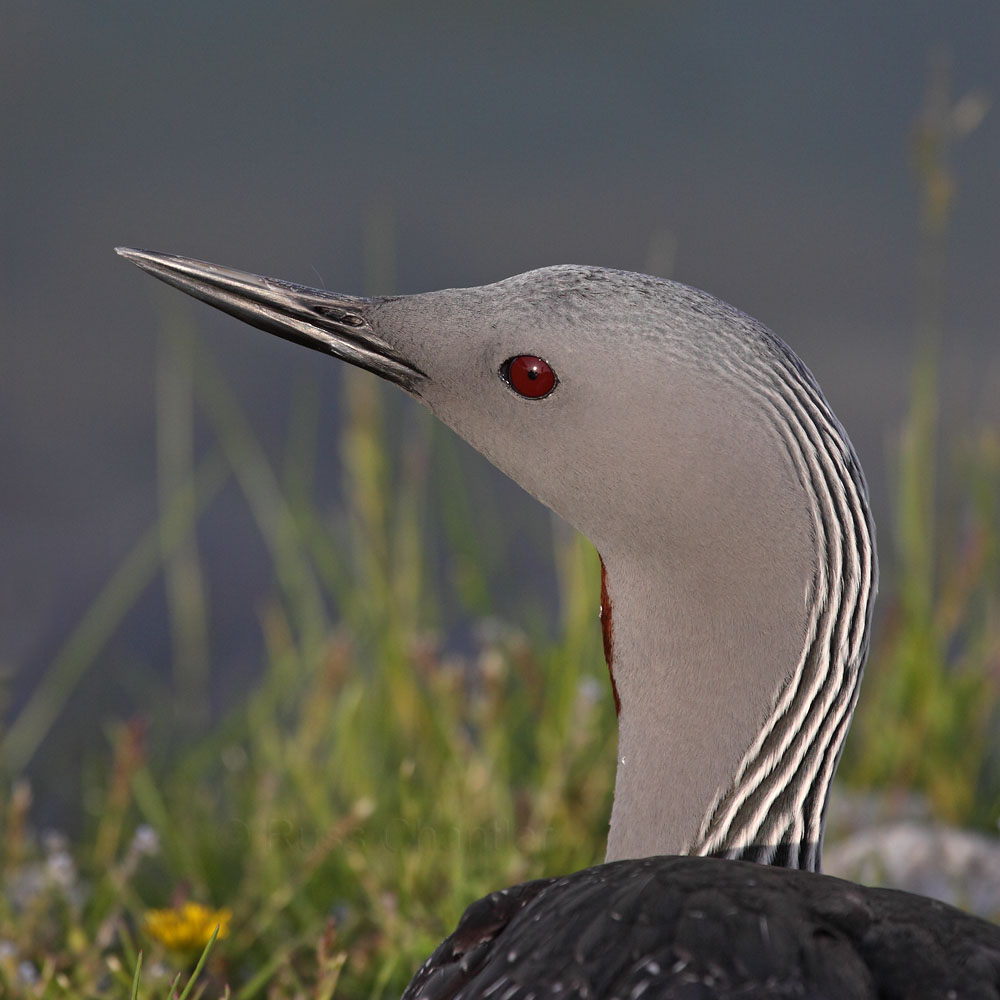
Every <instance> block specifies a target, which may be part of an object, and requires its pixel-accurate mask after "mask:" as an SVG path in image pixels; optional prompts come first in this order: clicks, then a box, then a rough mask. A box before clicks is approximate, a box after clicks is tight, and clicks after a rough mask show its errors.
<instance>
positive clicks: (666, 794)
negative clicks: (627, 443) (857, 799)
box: [603, 339, 877, 871]
mask: <svg viewBox="0 0 1000 1000" xmlns="http://www.w3.org/2000/svg"><path fill="white" fill-rule="evenodd" d="M766 346H767V347H768V348H769V349H770V351H772V352H773V354H772V356H770V357H761V358H760V359H759V369H756V368H755V364H754V361H755V356H754V355H752V354H751V355H750V356H749V358H748V359H741V364H740V365H739V366H738V367H736V368H734V369H733V371H732V373H731V376H732V377H731V381H732V384H733V386H734V387H735V389H736V396H737V397H738V398H742V399H743V400H752V401H753V403H752V404H751V405H744V406H743V407H742V409H741V410H740V411H739V416H740V419H739V420H735V419H733V416H734V411H733V409H732V408H727V406H726V404H725V401H724V399H723V400H721V401H720V406H719V408H718V413H719V415H720V416H719V421H720V425H719V426H713V425H712V420H711V418H709V419H708V420H707V422H706V426H705V428H704V433H703V434H702V435H701V439H700V444H701V446H702V447H703V449H704V450H705V451H706V452H707V453H708V454H709V456H710V457H712V455H713V452H714V458H715V462H714V464H712V463H710V466H709V467H710V468H712V469H713V470H714V474H711V475H707V476H706V474H705V473H704V471H703V469H704V467H703V469H702V470H701V471H699V473H698V480H697V482H695V483H694V484H693V485H692V486H691V493H690V495H688V496H684V495H682V496H680V498H679V499H676V500H675V497H673V496H667V497H665V502H664V506H665V510H667V511H668V512H669V509H670V503H671V501H672V500H675V502H678V503H682V504H683V511H684V515H683V517H684V524H685V534H684V535H683V536H681V537H672V536H671V535H670V531H669V523H668V525H667V528H666V530H665V533H664V538H663V540H662V541H661V543H660V546H661V547H660V548H659V549H658V550H657V551H655V552H653V553H652V554H651V556H650V558H649V560H648V561H647V562H645V563H644V562H643V561H642V560H641V559H638V560H637V558H636V553H634V552H632V553H629V554H628V560H627V563H626V560H621V563H622V565H621V566H620V565H619V563H618V562H617V561H616V559H615V554H614V553H613V552H608V551H605V552H603V556H604V561H605V566H606V580H605V589H606V600H605V603H606V604H607V605H609V607H608V609H607V612H608V613H607V614H606V621H605V626H606V628H605V632H606V640H607V639H609V638H610V642H606V646H608V647H609V649H610V652H611V656H612V677H613V681H614V684H615V690H616V696H617V698H618V699H620V702H621V708H620V715H619V727H620V734H619V735H620V746H619V760H618V776H617V784H616V792H615V806H614V811H613V814H612V821H611V830H610V834H609V839H608V860H616V859H618V858H625V857H643V856H649V855H653V854H696V855H710V856H716V857H725V858H734V859H742V860H749V861H757V862H761V863H766V864H771V865H779V866H783V867H789V868H803V869H807V870H814V871H817V870H819V868H820V860H821V850H822V840H823V828H824V820H825V813H826V806H827V799H828V796H829V791H830V786H831V783H832V780H833V775H834V771H835V769H836V766H837V762H838V760H839V758H840V753H841V750H842V748H843V743H844V738H845V736H846V734H847V730H848V727H849V725H850V721H851V716H852V714H853V711H854V706H855V703H856V700H857V696H858V691H859V684H860V679H861V673H862V668H863V664H864V659H865V656H866V654H867V647H868V632H869V625H870V619H871V607H872V603H873V599H874V594H875V589H876V582H877V564H876V558H875V547H874V529H873V526H872V521H871V517H870V514H869V509H868V501H867V489H866V486H865V482H864V478H863V476H862V473H861V469H860V465H859V464H858V461H857V458H856V456H855V454H854V451H853V449H852V447H851V444H850V442H849V441H848V439H847V437H846V435H845V434H844V431H843V429H842V428H841V427H840V425H839V423H838V422H837V421H836V418H835V417H834V416H833V414H832V412H831V410H830V408H829V406H828V404H827V403H826V401H825V399H824V398H823V397H822V395H821V393H820V391H819V389H818V388H817V387H816V384H815V382H814V380H813V379H812V377H811V376H810V375H809V373H808V371H807V370H805V369H804V367H803V366H802V365H801V363H800V362H798V360H797V359H796V358H794V357H793V356H792V355H791V354H790V353H789V352H787V349H785V348H784V345H783V344H781V343H780V341H777V340H776V339H775V341H774V342H773V343H767V345H766ZM776 360H777V362H778V363H777V364H776V363H775V361H776ZM719 394H720V397H724V395H725V393H724V389H723V390H720V391H719ZM675 488H676V487H675ZM682 493H683V490H682ZM748 507H749V508H750V509H752V511H753V514H752V516H751V517H747V516H746V510H747V509H748ZM701 511H704V512H705V513H704V514H703V515H700V512H701ZM667 517H668V518H669V513H668V514H667ZM720 525H724V526H725V530H726V532H727V534H726V540H725V543H724V544H721V545H720V543H719V537H718V533H719V530H720ZM643 565H649V566H650V570H649V573H648V575H645V574H643V572H642V571H641V570H640V572H638V573H637V572H636V566H640V567H642V566H643ZM612 607H613V612H612V610H611V608H612ZM650 623H657V626H656V628H655V629H651V628H650Z"/></svg>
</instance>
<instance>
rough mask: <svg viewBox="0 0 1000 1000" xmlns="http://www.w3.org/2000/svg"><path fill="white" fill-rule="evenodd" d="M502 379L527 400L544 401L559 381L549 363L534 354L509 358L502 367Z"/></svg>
mask: <svg viewBox="0 0 1000 1000" xmlns="http://www.w3.org/2000/svg"><path fill="white" fill-rule="evenodd" d="M500 377H501V378H502V379H503V380H504V381H505V382H506V383H507V384H508V385H509V386H510V387H511V389H513V390H514V392H516V393H517V394H518V395H519V396H524V398H525V399H542V398H543V397H545V396H547V395H548V394H549V393H550V392H552V390H553V389H555V387H556V385H557V384H558V381H559V380H558V379H557V378H556V373H555V372H554V371H553V370H552V367H551V366H550V365H549V363H548V362H547V361H546V360H545V359H544V358H539V357H535V356H534V355H533V354H518V355H517V356H516V357H513V358H508V359H507V360H506V361H505V362H504V363H503V364H502V365H501V366H500Z"/></svg>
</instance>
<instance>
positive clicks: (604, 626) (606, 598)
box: [601, 559, 622, 715]
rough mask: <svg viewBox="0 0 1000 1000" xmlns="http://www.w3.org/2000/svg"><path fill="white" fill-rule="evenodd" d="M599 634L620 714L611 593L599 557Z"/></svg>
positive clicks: (617, 711)
mask: <svg viewBox="0 0 1000 1000" xmlns="http://www.w3.org/2000/svg"><path fill="white" fill-rule="evenodd" d="M601 635H602V636H603V637H604V661H605V662H606V663H607V665H608V676H609V677H610V678H611V691H612V693H613V694H614V696H615V715H621V714H622V702H621V698H619V697H618V685H617V684H615V668H614V659H615V652H614V646H615V626H614V622H613V621H612V617H611V595H610V594H609V593H608V571H607V569H606V568H605V566H604V560H603V559H601Z"/></svg>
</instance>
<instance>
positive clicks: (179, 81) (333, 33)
mask: <svg viewBox="0 0 1000 1000" xmlns="http://www.w3.org/2000/svg"><path fill="white" fill-rule="evenodd" d="M933 51H938V52H950V59H951V86H952V100H954V101H957V100H958V99H959V98H961V97H962V95H964V94H966V93H967V92H969V91H970V90H982V91H985V92H986V93H988V94H992V95H993V96H994V97H995V96H998V95H1000V4H998V3H996V2H995V0H982V2H963V0H959V2H954V0H952V2H944V0H942V2H912V0H884V2H882V3H878V4H873V3H870V2H869V0H845V2H840V3H836V4H815V3H797V2H791V0H788V2H775V3H757V4H748V3H742V2H737V0H724V2H719V3H697V2H661V3H652V2H640V0H634V2H621V3H597V2H577V3H553V2H548V0H534V2H530V3H529V2H514V3H492V4H476V3H468V2H462V3H458V2H445V3H431V4H411V3H403V2H389V0H369V2H337V3H312V4H309V3H295V2H292V3H284V4H280V5H279V4H272V3H260V2H250V0H240V2H238V3H237V2H235V0H233V2H210V3H205V2H198V3H193V2H175V3H170V4H162V3H158V4H152V3H135V2H128V3H125V2H108V3H103V4H71V3H50V4H44V5H42V4H19V3H10V2H8V3H5V4H3V5H2V6H0V126H2V131H0V134H2V136H3V143H2V152H0V181H2V183H0V305H2V323H3V364H2V367H0V373H2V374H0V384H2V391H0V427H2V432H0V463H2V469H3V473H2V478H0V553H2V556H0V668H2V670H3V671H4V673H5V675H6V676H7V678H8V682H9V683H8V685H7V686H8V688H9V699H10V701H11V705H12V706H16V705H17V704H19V703H23V700H24V699H25V698H26V697H27V696H28V695H29V693H30V691H31V690H32V688H33V686H34V684H35V683H36V681H37V679H38V677H39V676H41V674H42V673H43V672H44V671H45V669H46V667H47V665H48V663H49V662H50V660H51V657H52V655H53V653H54V651H55V650H56V649H57V648H58V647H59V645H60V643H61V642H62V641H63V640H64V639H65V637H66V635H67V633H68V631H69V629H70V628H71V627H72V625H73V624H74V623H75V622H76V621H77V620H78V618H79V616H80V615H81V614H82V613H83V612H84V610H85V609H86V608H87V607H88V606H89V605H90V603H91V601H92V600H93V598H94V595H95V594H96V593H97V591H98V590H99V588H100V587H101V585H102V584H103V583H104V581H105V580H106V579H107V578H108V576H109V575H110V573H111V572H112V571H113V569H114V568H115V567H116V566H117V565H118V563H119V562H120V560H121V559H122V557H123V556H124V555H125V553H126V552H127V551H128V550H129V548H130V547H131V546H132V545H133V544H134V542H135V541H136V539H137V538H138V537H139V536H140V534H141V533H142V532H143V531H144V530H146V529H147V528H148V527H149V526H150V525H152V524H153V523H154V522H155V519H156V516H157V504H156V489H155V467H156V454H155V441H156V437H155V427H154V364H155V355H156V342H157V330H158V328H159V326H160V324H161V322H162V318H163V309H164V302H165V299H164V297H163V294H162V292H161V289H159V288H158V287H155V283H154V282H153V281H152V279H150V278H148V277H145V276H143V275H142V274H140V273H139V272H138V271H137V270H136V269H135V268H134V267H131V266H130V265H128V264H127V263H125V262H124V261H122V260H119V259H118V258H117V257H115V256H114V254H113V253H112V247H114V246H115V245H119V244H125V245H131V246H137V247H145V248H150V249H157V250H163V251H167V252H175V253H181V254H186V255H190V256H195V257H200V258H204V259H208V260H213V261H216V262H218V263H222V264H226V265H230V266H234V267H239V268H243V269H246V270H251V271H256V272H259V273H265V274H272V275H275V276H280V277H285V278H289V279H292V280H297V281H300V282H303V283H305V284H314V285H320V286H323V287H327V288H331V289H336V290H342V291H361V290H365V289H364V284H365V281H366V267H365V259H364V258H365V251H364V246H365V232H366V230H370V229H371V228H372V225H373V223H372V220H373V219H375V220H381V222H380V223H379V225H380V226H381V231H383V232H385V231H387V227H390V228H391V231H392V242H393V244H394V248H395V250H394V252H395V261H396V264H395V277H394V279H391V281H392V283H393V284H394V285H395V287H394V288H385V287H381V288H379V287H376V288H369V289H367V290H369V291H372V292H388V291H401V292H410V291H420V290H426V289H431V288H437V287H445V286H456V285H468V284H480V283H484V282H489V281H492V280H496V279H499V278H502V277H505V276H507V275H510V274H514V273H517V272H520V271H524V270H527V269H529V268H533V267H537V266H541V265H545V264H552V263H562V262H574V263H588V264H601V265H608V266H614V267H620V268H626V269H633V270H647V269H651V270H658V271H660V272H662V273H668V272H669V273H670V275H671V276H672V277H675V278H677V279H679V280H681V281H684V282H687V283H689V284H693V285H697V286H700V287H702V288H705V289H707V290H708V291H710V292H712V293H714V294H716V295H718V296H719V297H721V298H724V299H726V300H728V301H730V302H732V303H734V304H735V305H737V306H739V307H740V308H742V309H743V310H745V311H747V312H749V313H751V314H752V315H754V316H756V317H757V318H759V319H761V320H762V321H764V322H765V323H767V324H768V325H769V326H771V327H772V328H773V329H774V330H775V331H776V332H778V333H779V334H780V335H781V336H782V337H783V338H784V339H785V340H787V341H788V342H789V343H790V344H791V345H792V346H793V347H794V348H795V349H796V350H797V351H798V352H799V353H800V354H801V356H802V357H803V358H804V359H805V360H806V362H807V364H809V365H810V367H811V368H812V369H813V371H814V372H815V374H816V375H817V377H818V378H819V380H820V382H821V384H822V385H823V386H824V388H825V390H826V392H827V395H828V396H829V397H830V399H831V401H832V403H833V405H834V407H835V408H836V410H837V412H838V413H839V415H840V416H841V418H842V420H843V421H844V423H845V424H846V426H847V427H848V429H849V431H850V433H851V435H852V437H853V438H854V441H855V443H856V445H857V446H858V448H859V451H860V453H861V456H862V460H863V462H864V464H865V467H866V470H867V472H868V476H869V480H870V482H871V484H872V488H873V493H874V499H875V504H876V514H877V517H878V520H879V524H880V526H881V527H882V535H881V541H882V549H883V556H884V559H885V562H886V568H887V570H889V571H890V572H891V562H890V560H889V558H888V556H889V548H890V546H889V541H890V539H889V531H888V521H889V517H888V510H887V503H888V499H887V497H888V494H887V479H886V476H887V473H886V468H887V464H886V458H887V453H891V441H892V435H893V433H894V431H895V430H896V429H897V428H898V425H899V421H900V417H901V414H902V413H903V411H904V408H905V403H906V398H907V388H908V377H909V372H910V364H911V360H912V357H913V353H914V330H915V327H916V312H917V302H918V294H917V286H918V281H917V248H918V210H917V205H918V197H917V186H916V182H915V178H914V174H913V170H912V166H911V163H910V160H909V148H910V136H911V133H912V128H913V125H914V121H915V119H916V116H917V114H918V111H919V109H920V107H921V105H922V103H923V101H924V92H925V89H926V84H927V66H928V58H929V55H930V53H931V52H933ZM953 167H954V173H955V176H956V178H957V182H958V189H957V200H956V202H955V205H954V210H953V214H952V218H951V225H950V230H949V235H948V240H947V252H948V257H947V286H946V299H945V307H944V319H945V323H944V334H945V335H944V340H943V344H942V349H943V366H942V375H941V377H942V385H943V392H944V397H943V404H942V410H943V415H944V418H945V420H946V422H947V423H948V425H949V426H953V427H962V426H964V425H965V424H967V423H968V422H970V421H974V420H983V419H991V418H1000V413H998V409H1000V407H998V403H997V400H998V398H1000V391H998V385H1000V375H998V372H1000V369H998V365H1000V346H998V336H997V334H998V329H997V314H998V305H1000V291H998V290H1000V239H998V235H1000V195H998V190H1000V114H998V113H997V110H996V109H994V110H993V112H992V113H991V114H988V115H987V117H986V118H985V120H984V121H983V123H982V124H981V126H980V127H979V128H978V129H977V130H976V131H975V132H974V133H972V134H971V135H970V136H969V137H968V138H967V139H965V140H963V141H961V142H958V143H957V144H956V145H955V148H954V162H953ZM384 280H385V281H387V282H388V281H389V280H390V279H388V278H385V279H384ZM175 298H177V299H179V298H180V296H179V295H175ZM176 305H177V308H178V309H184V310H187V312H186V313H185V315H189V316H190V317H191V318H192V319H193V320H194V321H195V322H196V324H197V325H198V327H199V329H200V330H201V331H202V333H203V334H204V339H205V340H206V342H207V343H208V345H209V346H210V348H211V349H212V351H213V353H214V355H215V357H216V358H217V359H218V360H219V361H220V364H221V366H222V367H223V368H224V371H225V373H226V375H227V377H228V379H229V380H230V381H231V383H232V384H233V386H234V387H235V388H236V390H237V392H238V394H239V396H240V398H241V400H242V401H243V403H244V405H246V406H247V407H248V409H249V410H250V412H251V416H252V418H253V422H254V427H255V429H256V431H257V432H258V433H259V434H260V436H261V438H262V439H263V441H264V443H265V445H266V446H267V447H268V448H269V449H270V450H271V451H272V453H273V454H274V455H275V456H277V455H280V451H281V442H282V440H283V437H284V433H285V425H286V421H287V413H288V399H289V396H290V394H291V392H292V389H293V387H294V386H296V385H298V384H300V383H302V382H303V381H305V380H309V379H315V380H317V381H318V382H319V385H320V387H321V392H322V395H323V400H324V403H323V418H322V419H323V421H324V423H323V436H324V437H325V438H328V439H329V440H330V441H331V442H333V443H335V442H336V420H337V414H338V405H339V404H338V400H337V393H338V387H339V385H340V379H341V372H340V371H339V370H338V366H337V365H336V364H333V363H330V364H328V365H326V366H325V367H324V366H323V360H322V358H320V357H319V356H318V355H316V354H312V353H310V352H306V351H302V350H301V349H299V348H295V347H293V346H292V345H289V344H287V343H284V342H281V341H278V340H276V339H273V338H269V337H267V336H266V335H264V334H261V333H258V332H256V331H250V330H248V329H246V328H244V327H242V326H240V325H239V324H237V323H236V322H235V321H233V320H230V319H228V318H227V317H223V316H221V315H220V314H216V313H214V312H213V311H210V310H209V309H207V308H203V307H200V306H199V305H197V304H195V303H191V304H190V305H188V304H187V303H183V304H182V303H180V302H178V303H176ZM318 367H321V368H323V370H322V371H321V372H320V371H318ZM406 405H409V404H406ZM402 412H403V414H404V418H405V415H406V413H407V411H406V409H405V407H404V408H403V410H402ZM946 440H947V439H946ZM332 447H333V444H331V448H332ZM331 464H333V463H332V462H331ZM469 469H470V473H469V474H470V475H474V476H491V475H493V476H495V478H496V482H495V483H489V488H490V489H493V490H496V491H497V492H498V493H499V494H501V495H502V496H503V497H504V504H505V506H507V507H508V508H509V509H510V511H511V515H510V516H511V523H512V524H525V523H527V524H534V525H536V526H541V527H539V528H537V537H539V538H544V533H545V531H546V530H547V522H546V518H547V515H546V514H545V512H543V511H542V510H541V508H538V507H537V506H536V505H535V504H534V503H533V502H532V501H530V500H529V499H528V498H526V497H524V496H523V494H520V493H519V492H518V491H516V490H513V489H512V488H510V487H508V486H506V485H504V484H503V483H502V482H501V481H500V477H499V475H498V474H495V473H493V472H492V471H491V470H488V468H487V467H486V466H485V463H481V462H480V463H476V462H470V464H469ZM332 489H333V486H332V485H331V484H330V483H329V482H328V481H325V480H321V482H320V491H321V495H320V497H319V502H320V503H321V505H323V504H327V503H332V500H330V499H328V498H326V497H325V496H324V495H323V491H324V490H332ZM201 541H202V544H203V545H204V548H205V555H206V558H207V560H208V578H209V582H210V600H211V605H212V624H213V633H212V643H213V658H214V660H215V662H216V667H217V669H218V670H219V671H220V672H221V673H222V674H224V675H227V676H229V677H231V678H232V677H235V678H236V680H235V681H234V682H232V683H230V685H229V687H230V688H232V687H234V686H238V684H239V678H240V676H241V673H240V672H241V671H243V672H246V671H249V670H252V667H253V664H254V662H255V659H256V657H257V653H256V651H257V648H258V645H259V624H258V618H257V615H258V613H259V610H260V607H261V604H262V602H263V601H264V600H265V599H266V596H267V594H268V592H269V589H270V586H271V571H270V567H269V560H268V558H267V554H266V552H265V551H264V548H263V546H262V545H261V544H260V542H259V539H258V537H257V535H256V533H255V530H254V527H253V524H252V520H251V518H250V516H249V515H248V514H247V513H246V510H245V506H244V505H243V504H242V502H241V500H240V498H239V496H238V495H237V494H236V491H235V490H234V489H232V488H230V489H228V490H227V491H226V492H225V493H224V494H223V495H222V497H221V498H220V499H219V500H218V501H217V502H216V504H215V505H214V506H213V509H212V511H211V512H210V513H209V515H208V517H207V518H206V520H205V522H204V526H203V530H202V539H201ZM516 548H517V547H516V545H513V544H512V545H511V550H512V552H515V553H516ZM497 572H499V573H500V574H506V578H505V579H503V580H501V581H500V585H501V589H503V588H506V589H508V590H516V589H518V588H529V589H531V588H541V589H542V590H544V588H545V587H546V585H547V582H546V580H545V578H544V577H542V578H541V579H540V580H535V579H532V580H531V581H528V582H525V581H523V580H522V579H520V578H519V573H521V572H523V567H522V563H521V562H519V560H518V559H517V558H514V557H513V556H512V558H511V560H510V564H509V566H504V565H501V566H500V567H499V569H498V570H497ZM539 597H540V599H541V600H543V601H544V600H545V599H546V598H545V595H544V594H543V593H542V594H540V595H539ZM169 656H170V650H169V635H168V628H167V619H166V612H165V610H164V602H163V598H162V593H161V592H159V591H158V590H157V588H156V587H155V586H154V587H153V588H152V589H151V591H150V593H149V594H147V596H146V597H145V598H144V600H143V601H142V602H140V604H139V605H138V606H137V608H136V610H135V611H134V612H133V614H132V615H131V616H130V618H129V621H128V622H127V623H126V627H125V628H124V629H123V630H122V631H121V632H120V633H119V634H117V635H116V636H115V637H114V638H113V639H112V641H111V643H110V644H109V645H108V647H107V648H106V649H105V651H104V652H103V653H102V667H101V670H99V671H92V672H91V674H90V675H89V676H88V678H87V680H86V683H85V685H84V686H83V687H81V689H80V692H79V694H78V697H76V698H74V703H73V704H72V705H71V706H70V708H69V709H68V711H67V712H66V713H65V714H64V717H63V718H62V719H61V720H60V726H61V727H62V728H63V729H64V730H66V729H69V730H75V729H84V730H86V729H95V730H96V729H99V726H100V724H101V722H102V720H103V718H104V716H105V714H106V713H108V714H110V713H111V712H113V711H118V710H119V709H121V708H122V706H123V705H124V707H125V708H126V709H127V708H128V705H129V704H131V702H130V701H129V698H128V697H127V696H123V695H121V694H120V692H119V693H117V694H116V693H115V692H116V691H117V687H116V685H117V680H116V678H120V677H121V676H122V675H127V673H128V671H129V669H130V664H132V663H136V664H139V663H141V664H142V666H143V669H144V670H145V669H149V670H154V671H155V670H157V669H160V668H161V667H162V666H163V665H165V664H166V663H167V662H168V661H169ZM102 671H103V673H102ZM88 692H89V693H88ZM67 745H73V741H72V740H70V742H69V744H67Z"/></svg>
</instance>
